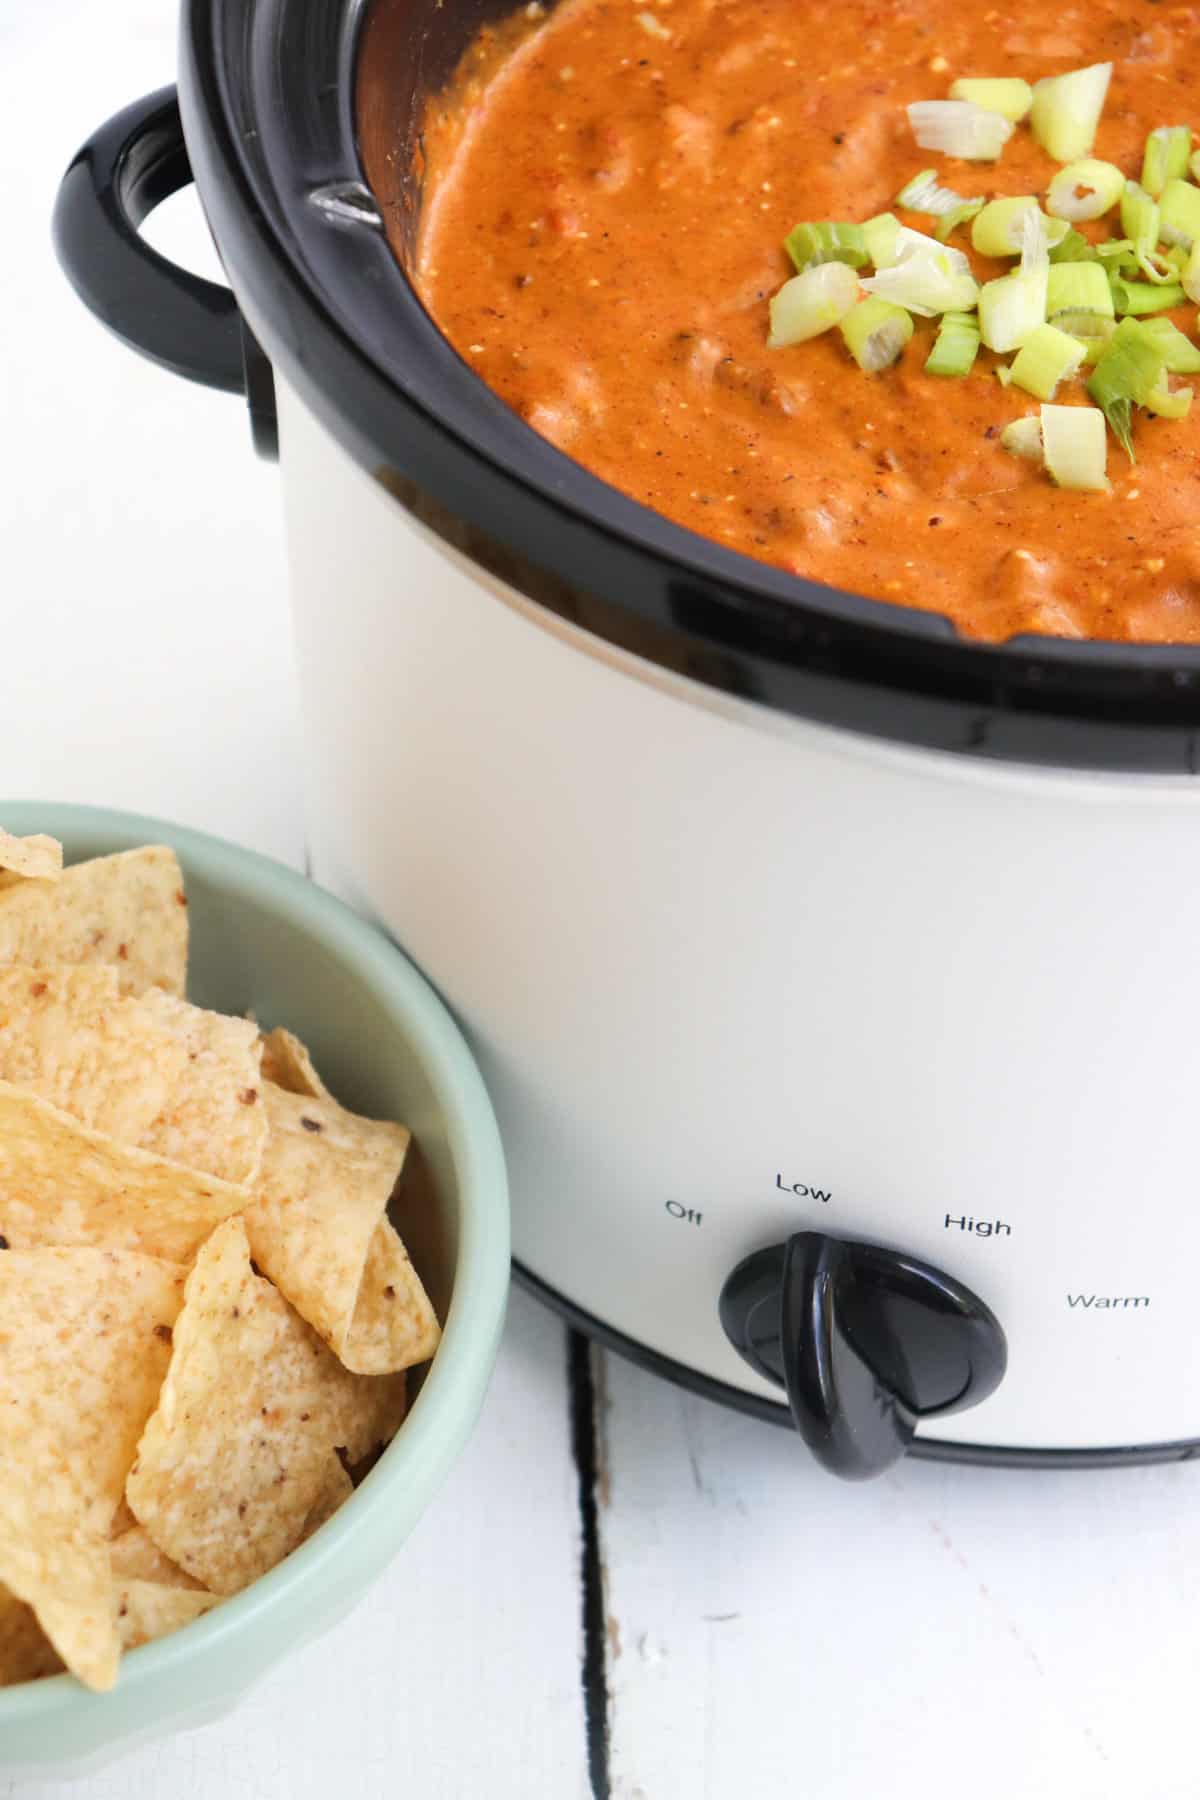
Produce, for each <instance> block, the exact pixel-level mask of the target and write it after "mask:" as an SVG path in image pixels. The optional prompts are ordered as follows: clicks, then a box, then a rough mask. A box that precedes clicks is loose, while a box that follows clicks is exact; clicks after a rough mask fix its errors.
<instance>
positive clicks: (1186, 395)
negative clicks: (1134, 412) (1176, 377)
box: [1146, 374, 1192, 419]
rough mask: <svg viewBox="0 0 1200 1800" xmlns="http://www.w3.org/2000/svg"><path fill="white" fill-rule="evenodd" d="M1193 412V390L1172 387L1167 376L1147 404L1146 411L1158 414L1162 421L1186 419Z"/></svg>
mask: <svg viewBox="0 0 1200 1800" xmlns="http://www.w3.org/2000/svg"><path fill="white" fill-rule="evenodd" d="M1191 410H1192V390H1191V388H1190V387H1185V388H1173V387H1171V385H1170V383H1169V382H1168V381H1167V378H1166V375H1165V374H1164V376H1163V378H1162V380H1161V381H1160V382H1159V384H1158V386H1157V387H1156V388H1155V389H1154V390H1153V392H1152V393H1151V395H1150V398H1149V399H1148V400H1147V402H1146V411H1147V412H1152V413H1157V414H1158V416H1159V418H1160V419H1186V418H1187V416H1188V414H1189V413H1190V412H1191Z"/></svg>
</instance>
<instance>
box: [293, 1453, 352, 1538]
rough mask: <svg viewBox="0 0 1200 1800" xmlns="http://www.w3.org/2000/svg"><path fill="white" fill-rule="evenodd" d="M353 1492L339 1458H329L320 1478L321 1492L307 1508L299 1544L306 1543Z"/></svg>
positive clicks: (350, 1482)
mask: <svg viewBox="0 0 1200 1800" xmlns="http://www.w3.org/2000/svg"><path fill="white" fill-rule="evenodd" d="M353 1492H354V1483H353V1482H352V1481H351V1479H350V1477H349V1475H347V1473H346V1471H345V1469H344V1468H343V1467H342V1463H341V1460H340V1458H338V1457H337V1456H331V1457H330V1458H329V1461H328V1463H327V1464H326V1467H325V1473H324V1475H323V1477H322V1486H321V1490H320V1492H319V1493H318V1495H317V1497H316V1499H315V1500H314V1501H313V1503H312V1505H311V1507H310V1508H309V1512H308V1517H307V1518H306V1519H305V1521H304V1525H303V1528H302V1530H301V1532H300V1543H302V1544H305V1543H307V1542H308V1540H309V1538H310V1537H311V1536H312V1534H313V1532H314V1531H320V1529H321V1527H322V1525H324V1524H326V1523H327V1521H328V1520H330V1519H332V1517H333V1515H334V1513H335V1512H336V1511H337V1509H338V1507H339V1506H340V1505H341V1504H342V1502H343V1500H348V1499H349V1498H350V1496H351V1494H352V1493H353Z"/></svg>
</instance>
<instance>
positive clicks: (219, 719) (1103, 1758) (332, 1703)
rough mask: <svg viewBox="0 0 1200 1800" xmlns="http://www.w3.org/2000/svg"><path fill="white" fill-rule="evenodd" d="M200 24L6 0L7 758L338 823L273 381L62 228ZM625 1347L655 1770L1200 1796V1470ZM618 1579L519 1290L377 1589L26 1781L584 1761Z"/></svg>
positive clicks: (760, 1779) (858, 1794)
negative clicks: (174, 371) (93, 139)
mask: <svg viewBox="0 0 1200 1800" xmlns="http://www.w3.org/2000/svg"><path fill="white" fill-rule="evenodd" d="M173 40H174V11H173V7H172V6H171V4H170V3H169V0H108V3H107V4H106V5H105V6H103V7H97V6H95V5H89V4H85V3H84V0H50V3H48V4H46V5H44V6H34V5H27V4H18V0H10V3H9V4H8V5H7V6H2V7H0V217H3V219H4V224H5V251H6V253H5V256H4V260H3V268H4V272H5V279H4V281H3V283H2V284H0V326H2V329H0V425H2V431H0V477H2V479H0V556H2V562H0V619H2V624H3V636H2V638H0V794H3V793H8V794H12V795H21V796H29V795H32V796H35V797H44V798H47V799H79V800H90V801H95V802H108V803H111V804H116V805H124V806H132V807H140V808H144V809H146V810H149V811H157V812H160V813H163V814H166V815H168V816H171V817H174V818H177V819H181V820H184V821H186V822H188V823H191V824H196V825H199V826H202V827H205V828H208V829H210V830H215V831H219V832H222V833H224V834H225V835H227V836H230V837H233V838H236V839H239V840H241V841H242V842H245V843H249V844H253V845H255V846H256V847H258V848H261V849H264V850H267V851H269V852H271V853H273V854H275V855H278V856H281V857H283V858H285V859H287V860H290V861H293V862H298V861H299V860H300V859H301V856H302V852H303V843H304V822H303V814H302V806H301V794H300V783H299V770H298V757H297V744H298V741H299V740H298V726H297V721H296V710H295V699H294V693H293V686H292V675H291V665H290V653H289V640H288V624H287V612H286V596H285V589H284V577H283V563H282V548H281V542H280V533H279V509H278V504H277V495H276V492H275V476H274V474H273V472H272V470H271V469H270V468H269V467H267V466H264V465H262V464H259V463H257V462H256V461H255V460H254V459H253V457H252V455H251V453H250V448H249V441H248V432H247V428H246V422H245V418H244V415H243V413H242V409H241V405H240V402H238V401H236V400H233V399H230V398H228V397H227V396H217V395H212V394H208V393H206V392H204V391H203V390H202V389H199V388H194V387H189V386H187V385H185V384H183V383H180V382H178V381H175V380H173V379H172V378H171V377H169V376H167V375H165V374H162V373H160V372H159V371H157V370H154V369H151V368H149V367H147V366H146V365H143V364H142V363H140V362H139V361H138V360H137V359H136V358H135V357H133V356H131V355H130V354H129V353H128V352H127V351H125V350H124V349H122V348H121V347H120V346H119V345H117V344H116V343H115V342H113V341H112V340H110V339H109V338H107V337H106V336H105V335H104V334H103V333H102V332H101V331H100V329H99V328H98V327H97V326H95V325H94V324H93V323H92V322H91V321H90V320H89V319H88V318H87V316H86V314H85V313H84V312H83V309H82V308H81V306H80V305H79V303H78V302H77V301H76V300H75V298H74V296H73V295H72V294H71V293H70V292H69V290H68V289H67V287H66V284H65V282H64V281H63V280H62V278H61V277H60V275H59V274H58V271H57V269H56V267H55V265H54V262H53V258H52V254H51V250H50V244H49V237H48V220H49V213H50V206H51V202H52V198H53V192H54V187H55V185H56V181H57V177H58V174H59V171H60V169H61V167H62V166H63V165H64V164H65V162H66V160H67V158H68V156H69V155H70V153H71V152H72V150H73V149H74V148H75V145H76V143H77V142H78V141H79V139H80V138H81V137H82V136H83V135H84V134H85V133H86V131H87V130H88V129H89V128H90V127H91V126H92V125H93V124H95V123H96V122H98V120H99V119H101V118H102V117H104V116H106V115H107V113H108V112H110V111H112V110H114V109H115V108H116V107H118V106H119V105H121V104H122V103H123V102H124V101H126V100H127V99H129V98H131V97H133V96H135V95H137V94H140V93H142V92H144V91H146V90H148V89H150V88H152V87H155V86H157V85H159V84H160V83H162V82H165V81H168V80H170V79H171V75H172V69H173V63H174V42H173ZM168 210H169V211H170V212H171V213H172V215H173V216H172V217H171V218H170V219H169V220H168V221H166V222H165V223H162V224H159V225H156V226H155V231H156V233H157V234H158V236H159V241H160V242H169V243H171V244H172V245H174V246H179V247H183V246H187V249H188V254H189V255H191V256H196V255H200V256H203V254H204V250H203V247H202V246H201V247H200V248H199V249H197V234H196V229H195V219H194V216H193V215H190V214H189V209H188V205H187V203H186V200H181V201H180V202H178V203H173V204H172V207H171V208H170V209H168ZM594 1362H595V1367H596V1370H597V1376H598V1381H599V1385H600V1391H601V1395H602V1403H601V1407H600V1416H599V1421H598V1424H599V1429H600V1446H599V1448H600V1457H601V1481H600V1484H599V1492H598V1498H599V1503H600V1510H599V1528H600V1550H601V1554H602V1557H603V1563H604V1569H605V1606H606V1610H607V1616H608V1623H609V1639H608V1641H609V1645H610V1663H609V1685H610V1697H609V1708H608V1711H609V1725H610V1731H611V1790H612V1793H613V1795H614V1796H617V1797H619V1800H735V1797H737V1800H742V1797H743V1796H744V1797H747V1800H776V1797H778V1800H784V1797H785V1796H786V1797H787V1800H793V1797H794V1796H796V1795H800V1796H803V1797H804V1800H863V1797H864V1796H867V1795H873V1794H877V1793H878V1794H887V1795H889V1796H891V1797H893V1800H928V1797H929V1796H934V1800H942V1797H943V1796H945V1797H947V1800H948V1797H949V1796H951V1795H958V1794H963V1793H970V1794H972V1795H973V1796H974V1797H975V1800H1014V1797H1015V1796H1020V1797H1021V1800H1128V1797H1129V1796H1134V1797H1135V1800H1185V1797H1186V1800H1195V1795H1196V1794H1197V1791H1198V1789H1200V1778H1197V1776H1196V1774H1195V1769H1194V1763H1195V1758H1194V1753H1193V1749H1192V1742H1191V1739H1192V1730H1191V1721H1192V1717H1193V1714H1194V1709H1195V1698H1194V1697H1195V1694H1196V1691H1197V1685H1198V1680H1200V1649H1198V1644H1200V1618H1198V1615H1200V1591H1198V1590H1200V1468H1196V1467H1188V1466H1175V1467H1165V1468H1159V1469H1149V1470H1141V1471H1129V1472H1124V1473H1120V1474H1079V1475H1053V1476H1047V1475H1036V1474H1029V1475H1020V1474H1009V1473H996V1472H982V1471H981V1472H974V1471H970V1470H952V1469H941V1468H936V1467H926V1466H920V1465H916V1464H912V1465H908V1466H905V1467H904V1468H902V1469H900V1470H898V1471H896V1472H895V1473H893V1474H892V1475H891V1476H890V1477H888V1478H887V1479H885V1480H883V1481H881V1482H879V1483H876V1484H872V1485H869V1486H866V1487H863V1488H847V1487H842V1486H839V1485H837V1484H835V1483H832V1482H830V1481H829V1480H827V1479H825V1478H823V1477H821V1476H820V1475H818V1474H817V1472H816V1471H815V1470H814V1469H812V1468H811V1467H810V1466H809V1465H807V1464H806V1463H805V1461H804V1458H803V1456H802V1454H801V1452H800V1450H799V1448H798V1446H797V1445H796V1444H795V1442H794V1441H793V1440H791V1439H790V1438H788V1437H786V1436H784V1435H783V1434H779V1433H774V1432H772V1431H770V1430H769V1429H767V1428H766V1427H762V1426H759V1425H756V1424H754V1423H753V1422H751V1421H748V1420H744V1419H741V1418H739V1417H735V1416H732V1415H728V1414H726V1413H723V1412H721V1411H720V1410H718V1409H716V1408H714V1407H711V1406H709V1405H708V1404H706V1403H705V1402H703V1401H700V1400H697V1399H693V1398H691V1397H687V1396H683V1395H681V1394H679V1393H677V1392H675V1391H674V1390H672V1389H669V1388H667V1387H666V1386H664V1385H662V1384H660V1383H658V1382H656V1381H654V1380H652V1379H651V1378H650V1377H648V1376H646V1375H644V1374H642V1373H641V1372H639V1371H637V1370H634V1369H632V1368H630V1367H628V1366H627V1365H625V1364H623V1363H620V1362H619V1361H617V1360H615V1359H612V1358H608V1357H604V1356H600V1355H597V1356H596V1357H595V1359H594ZM580 1613H581V1608H580V1596H579V1510H578V1505H577V1494H576V1476H575V1468H574V1464H573V1460H572V1456H571V1442H570V1428H569V1418H568V1395H567V1388H566V1380H565V1344H564V1333H563V1331H562V1328H561V1327H560V1326H559V1325H558V1324H557V1323H556V1322H555V1321H554V1320H553V1319H552V1318H550V1317H549V1316H548V1315H546V1314H545V1313H543V1312H541V1311H540V1310H539V1309H537V1308H536V1307H535V1306H533V1305H532V1304H531V1303H530V1302H529V1301H528V1300H527V1299H525V1298H524V1297H523V1296H521V1295H516V1296H514V1302H513V1307H512V1312H511V1317H510V1324H509V1329H508V1333H507V1336H506V1340H505V1344H504V1347H503V1352H502V1356H501V1359H500V1363H499V1366H498V1368H497V1372H496V1377H495V1380H494V1383H493V1387H492V1391H491V1395H490V1397H489V1401H488V1405H487V1408H486V1410H485V1414H484V1419H483V1422H482V1424H481V1427H480V1430H479V1432H478V1434H477V1436H476V1438H475V1439H474V1441H473V1443H472V1445H471V1447H470V1450H469V1451H468V1453H467V1455H466V1456H465V1458H464V1459H463V1461H462V1463H461V1464H460V1466H459V1468H458V1469H457V1471H456V1472H455V1474H454V1476H453V1477H452V1479H451V1481H450V1483H449V1485H448V1486H447V1488H446V1490H445V1491H444V1493H443V1495H442V1497H441V1499H440V1501H439V1502H438V1503H437V1504H436V1505H435V1506H434V1507H433V1508H432V1509H431V1511H430V1512H429V1514H428V1515H427V1517H426V1519H425V1520H424V1522H423V1523H422V1525H421V1527H420V1528H419V1530H418V1532H417V1533H416V1535H415V1536H414V1538H413V1539H412V1540H411V1542H410V1544H409V1545H408V1546H407V1547H406V1549H405V1550H404V1551H403V1553H402V1554H401V1556H400V1557H399V1558H398V1559H397V1561H396V1563H395V1564H394V1565H393V1567H392V1569H391V1570H390V1571H389V1573H388V1575H387V1576H386V1577H385V1579H384V1580H383V1581H382V1582H381V1583H380V1584H379V1585H378V1587H377V1588H376V1589H375V1590H374V1592H373V1593H372V1595H371V1596H370V1597H369V1599H368V1600H367V1601H366V1602H365V1603H364V1604H363V1606H362V1607H360V1608H359V1609H358V1611H357V1612H356V1613H355V1614H354V1615H353V1617H352V1618H351V1619H350V1620H349V1621H348V1622H347V1623H346V1624H345V1625H344V1626H342V1627H341V1628H340V1629H339V1630H338V1631H337V1632H336V1633H334V1634H333V1635H332V1636H331V1637H329V1638H327V1639H325V1640H323V1641H322V1642H321V1643H320V1644H319V1645H317V1646H315V1647H313V1648H311V1649H309V1650H306V1651H304V1652H302V1653H301V1654H300V1655H298V1656H297V1657H295V1658H294V1659H292V1661H291V1662H290V1663H288V1664H286V1665H284V1666H283V1667H282V1668H281V1669H280V1670H279V1671H278V1672H277V1673H276V1674H274V1675H273V1676H271V1677H270V1678H269V1679H268V1680H267V1681H265V1682H264V1683H263V1684H262V1685H261V1686H260V1688H259V1689H258V1690H257V1692H256V1694H255V1695H254V1696H253V1698H252V1699H251V1700H250V1701H249V1702H248V1703H247V1704H246V1705H245V1706H243V1707H242V1709H241V1710H240V1711H238V1712H237V1713H235V1714H234V1715H233V1716H232V1717H231V1718H230V1719H228V1720H226V1721H224V1722H223V1723H221V1724H218V1725H215V1726H212V1727H209V1728H208V1729H207V1730H205V1731H202V1732H199V1733H196V1734H193V1735H191V1736H188V1737H186V1738H181V1739H178V1740H176V1741H175V1742H173V1743H168V1744H165V1745H162V1746H158V1747H152V1748H149V1749H147V1750H144V1751H142V1752H140V1753H138V1754H136V1755H135V1756H133V1757H131V1758H127V1759H125V1760H123V1761H121V1762H119V1763H117V1764H116V1765H114V1766H113V1767H111V1768H110V1769H109V1770H107V1771H105V1772H104V1773H102V1774H100V1775H98V1776H95V1777H93V1778H91V1779H90V1780H87V1781H84V1782H82V1783H78V1784H74V1785H72V1786H70V1787H65V1786H61V1785H57V1784H29V1783H25V1784H21V1785H20V1786H19V1787H17V1786H14V1785H13V1784H11V1783H6V1782H5V1781H4V1779H3V1777H0V1800H67V1796H68V1795H69V1796H73V1797H74V1800H151V1797H152V1796H153V1800H159V1796H164V1795H174V1794H195V1795H197V1796H198V1797H199V1800H260V1797H261V1800H276V1796H278V1797H280V1800H285V1797H286V1800H292V1797H293V1796H294V1797H296V1800H306V1797H311V1800H318V1796H325V1795H327V1794H330V1793H337V1794H351V1793H352V1794H355V1795H358V1794H361V1795H364V1796H366V1797H367V1800H374V1797H375V1796H381V1797H382V1796H384V1795H390V1794H392V1793H402V1794H406V1795H412V1796H413V1797H414V1800H476V1797H477V1796H480V1795H483V1794H485V1793H486V1794H488V1795H494V1796H496V1797H497V1800H507V1797H510V1796H511V1797H512V1800H518V1797H519V1800H534V1797H537V1800H541V1797H542V1796H546V1797H547V1800H583V1796H585V1795H586V1794H587V1792H588V1782H587V1775H586V1766H585V1752H584V1742H585V1738H584V1716H583V1703H582V1697H581V1690H580V1679H579V1678H580Z"/></svg>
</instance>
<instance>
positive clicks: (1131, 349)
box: [1087, 332, 1167, 462]
mask: <svg viewBox="0 0 1200 1800" xmlns="http://www.w3.org/2000/svg"><path fill="white" fill-rule="evenodd" d="M1166 378H1167V370H1166V363H1165V361H1164V358H1163V355H1162V351H1161V350H1160V349H1159V348H1158V346H1157V345H1156V344H1155V343H1154V342H1153V341H1151V340H1150V339H1148V338H1147V337H1146V336H1145V335H1144V334H1142V333H1132V332H1126V333H1124V335H1121V334H1120V333H1117V334H1115V335H1114V337H1113V339H1112V342H1111V343H1110V344H1109V346H1108V349H1107V350H1106V351H1105V352H1104V355H1103V356H1102V357H1101V358H1100V361H1099V362H1098V363H1097V364H1096V367H1095V368H1094V369H1093V370H1092V373H1091V375H1090V376H1089V377H1088V384H1087V388H1088V393H1089V394H1090V395H1091V397H1092V399H1093V400H1094V401H1095V402H1096V404H1097V406H1098V407H1100V409H1101V411H1102V412H1103V413H1104V416H1105V418H1106V419H1107V420H1108V422H1109V425H1110V426H1111V427H1112V431H1113V435H1114V436H1115V437H1116V439H1117V442H1118V443H1119V444H1120V445H1121V448H1122V449H1123V450H1124V451H1125V454H1126V455H1127V456H1128V458H1129V460H1130V462H1133V461H1134V460H1135V459H1134V454H1133V439H1132V436H1131V434H1130V433H1131V424H1132V418H1133V408H1134V406H1135V405H1136V406H1146V405H1148V404H1149V401H1150V397H1151V395H1153V394H1154V393H1155V391H1156V390H1159V389H1161V388H1162V387H1163V386H1164V385H1165V383H1166Z"/></svg>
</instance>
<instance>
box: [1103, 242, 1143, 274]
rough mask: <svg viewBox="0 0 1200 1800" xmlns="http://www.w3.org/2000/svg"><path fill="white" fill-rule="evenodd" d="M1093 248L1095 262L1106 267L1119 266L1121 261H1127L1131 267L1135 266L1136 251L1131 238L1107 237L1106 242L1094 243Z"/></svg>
mask: <svg viewBox="0 0 1200 1800" xmlns="http://www.w3.org/2000/svg"><path fill="white" fill-rule="evenodd" d="M1094 249H1095V253H1096V260H1097V262H1101V263H1103V264H1104V267H1105V268H1106V269H1110V270H1111V269H1114V268H1120V266H1121V264H1122V263H1128V264H1129V267H1130V268H1131V269H1136V268H1137V251H1136V250H1135V249H1134V244H1133V239H1132V238H1109V239H1108V241H1107V243H1104V244H1096V245H1095V246H1094Z"/></svg>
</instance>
